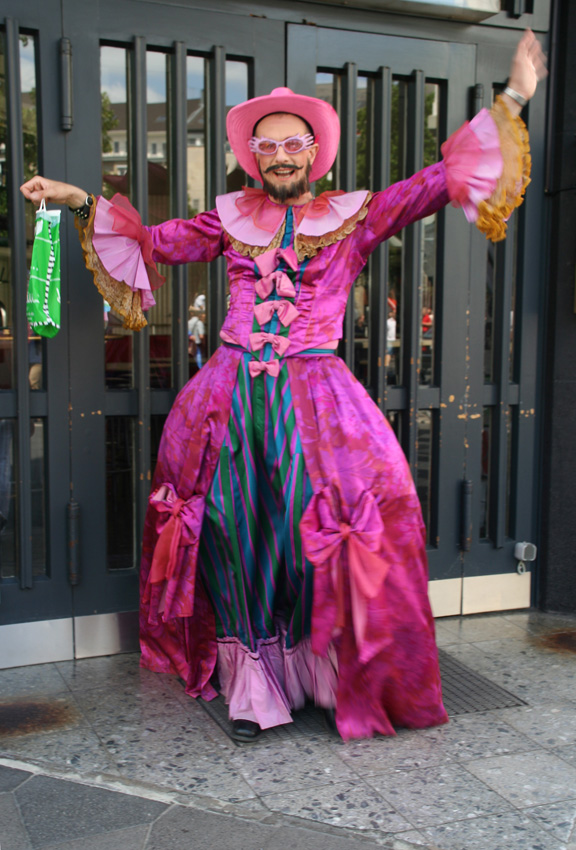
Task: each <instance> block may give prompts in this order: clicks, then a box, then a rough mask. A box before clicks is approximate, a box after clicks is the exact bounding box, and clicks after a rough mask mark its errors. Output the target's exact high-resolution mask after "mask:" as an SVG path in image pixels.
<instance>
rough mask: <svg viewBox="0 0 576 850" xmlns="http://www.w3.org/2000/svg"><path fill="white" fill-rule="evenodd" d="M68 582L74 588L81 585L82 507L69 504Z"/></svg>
mask: <svg viewBox="0 0 576 850" xmlns="http://www.w3.org/2000/svg"><path fill="white" fill-rule="evenodd" d="M68 581H69V583H70V584H71V585H72V587H76V585H77V584H79V583H80V505H79V504H78V502H77V501H76V499H70V501H69V502H68Z"/></svg>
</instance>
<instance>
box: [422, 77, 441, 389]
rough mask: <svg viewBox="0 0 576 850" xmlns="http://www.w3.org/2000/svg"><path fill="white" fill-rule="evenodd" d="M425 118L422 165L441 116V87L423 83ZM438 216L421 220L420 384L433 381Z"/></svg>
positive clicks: (430, 155)
mask: <svg viewBox="0 0 576 850" xmlns="http://www.w3.org/2000/svg"><path fill="white" fill-rule="evenodd" d="M424 105H425V121H424V166H425V167H426V166H428V165H432V164H433V163H435V162H437V161H438V159H439V156H440V150H439V144H438V123H439V115H440V86H438V85H436V84H432V83H426V93H425V101H424ZM437 224H438V220H437V215H436V214H434V215H431V216H428V217H427V218H425V219H424V220H423V222H422V225H423V226H422V303H421V314H422V315H421V321H420V350H421V366H420V384H422V385H424V386H427V385H430V384H433V383H434V341H435V334H436V323H435V303H436V286H437V280H436V269H437V261H436V257H437V242H438V228H437Z"/></svg>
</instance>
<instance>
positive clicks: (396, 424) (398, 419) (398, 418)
mask: <svg viewBox="0 0 576 850" xmlns="http://www.w3.org/2000/svg"><path fill="white" fill-rule="evenodd" d="M386 419H387V420H388V422H389V423H390V426H391V428H392V430H393V431H394V433H395V435H396V439H397V440H398V442H400V439H401V427H402V413H401V411H399V410H388V411H386Z"/></svg>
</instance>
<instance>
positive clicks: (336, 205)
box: [216, 187, 368, 247]
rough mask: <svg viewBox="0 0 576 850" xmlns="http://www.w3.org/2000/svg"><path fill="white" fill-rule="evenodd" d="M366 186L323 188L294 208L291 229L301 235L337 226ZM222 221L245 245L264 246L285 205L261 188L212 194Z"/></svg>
mask: <svg viewBox="0 0 576 850" xmlns="http://www.w3.org/2000/svg"><path fill="white" fill-rule="evenodd" d="M367 196H368V191H367V190H361V191H358V192H341V191H337V192H323V193H322V194H321V195H319V196H318V197H317V198H314V199H313V200H311V201H308V203H306V204H302V205H301V206H294V207H292V209H293V211H294V230H295V233H300V234H302V235H303V236H324V235H325V234H326V233H332V232H333V231H335V230H338V229H339V228H340V227H341V226H342V225H343V224H344V222H345V221H346V220H347V219H349V218H352V216H354V215H356V213H357V212H358V211H359V210H360V209H361V208H362V206H363V204H364V202H365V201H366V197H367ZM216 208H217V210H218V215H219V216H220V220H221V222H222V225H223V227H224V229H225V230H226V232H227V233H229V234H230V236H232V238H234V239H237V240H238V241H239V242H243V243H244V244H245V245H257V246H258V247H265V246H267V245H269V244H270V243H271V242H272V240H273V239H274V237H275V236H276V234H277V233H278V231H279V230H280V228H281V226H282V223H283V221H284V218H285V216H286V211H287V209H288V207H287V206H286V205H284V204H275V203H273V202H272V201H270V199H269V198H268V196H267V194H266V192H265V191H264V190H263V189H250V188H247V187H244V189H243V190H242V191H241V192H230V193H229V194H227V195H219V196H218V197H217V198H216Z"/></svg>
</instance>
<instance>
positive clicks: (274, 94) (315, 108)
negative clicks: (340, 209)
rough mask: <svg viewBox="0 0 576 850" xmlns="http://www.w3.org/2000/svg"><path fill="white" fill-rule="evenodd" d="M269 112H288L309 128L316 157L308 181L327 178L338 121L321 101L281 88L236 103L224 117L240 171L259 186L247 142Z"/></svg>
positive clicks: (336, 150)
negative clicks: (259, 122)
mask: <svg viewBox="0 0 576 850" xmlns="http://www.w3.org/2000/svg"><path fill="white" fill-rule="evenodd" d="M273 112H289V113H291V114H292V115H297V116H298V117H299V118H303V119H304V121H307V122H308V124H310V126H311V127H312V132H313V133H314V137H315V140H316V143H317V144H318V153H317V155H316V159H315V160H314V162H313V164H312V170H311V172H310V180H311V181H314V180H319V179H320V177H323V176H324V175H325V174H327V173H328V172H329V171H330V168H331V167H332V164H333V162H334V160H335V159H336V154H337V152H338V144H339V142H340V119H339V118H338V115H337V113H336V111H335V110H334V109H333V108H332V106H330V104H329V103H327V102H326V101H325V100H320V99H319V98H317V97H307V96H306V95H303V94H294V92H293V91H292V90H291V89H288V88H284V87H280V88H277V89H272V91H271V92H270V94H267V95H263V96H262V97H253V98H252V99H251V100H246V101H244V103H239V104H238V106H233V107H232V109H231V110H230V112H229V113H228V116H227V118H226V129H227V130H228V141H229V142H230V146H231V147H232V150H233V151H234V154H235V155H236V159H237V160H238V163H239V164H240V167H241V168H243V169H244V171H245V172H246V173H247V174H249V175H250V177H253V178H254V180H260V182H262V177H261V175H260V172H259V170H258V165H257V163H256V157H255V155H254V154H253V153H252V151H251V150H250V149H249V147H248V142H249V140H250V139H251V138H252V134H253V131H254V127H255V125H256V124H257V123H258V121H260V120H261V119H262V118H264V116H266V115H270V114H271V113H273Z"/></svg>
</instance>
